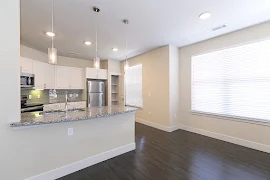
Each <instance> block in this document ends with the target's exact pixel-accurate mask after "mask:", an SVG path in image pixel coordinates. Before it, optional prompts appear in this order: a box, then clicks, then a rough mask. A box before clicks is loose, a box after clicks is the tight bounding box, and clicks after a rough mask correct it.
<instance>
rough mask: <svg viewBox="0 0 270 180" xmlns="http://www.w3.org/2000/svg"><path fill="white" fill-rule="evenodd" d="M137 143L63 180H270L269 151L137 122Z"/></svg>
mask: <svg viewBox="0 0 270 180" xmlns="http://www.w3.org/2000/svg"><path fill="white" fill-rule="evenodd" d="M265 138H270V137H265ZM136 145H137V147H136V150H135V151H132V152H129V153H126V154H124V155H121V156H118V157H115V158H113V159H110V160H107V161H105V162H102V163H99V164H97V165H94V166H92V167H89V168H86V169H83V170H81V171H78V172H76V173H73V174H70V175H68V176H65V177H63V178H60V180H270V154H267V153H263V152H259V151H255V150H252V149H248V148H245V147H241V146H237V145H234V144H230V143H226V142H223V141H219V140H215V139H212V138H208V137H205V136H201V135H197V134H193V133H189V132H186V131H182V130H178V131H175V132H173V133H166V132H163V131H160V130H157V129H153V128H150V127H147V126H144V125H141V124H138V123H137V124H136Z"/></svg>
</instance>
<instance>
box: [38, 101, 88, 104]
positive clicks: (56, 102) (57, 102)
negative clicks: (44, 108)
mask: <svg viewBox="0 0 270 180" xmlns="http://www.w3.org/2000/svg"><path fill="white" fill-rule="evenodd" d="M73 102H86V100H72V101H68V103H73ZM59 103H65V100H63V101H55V102H43V104H44V105H48V104H59Z"/></svg>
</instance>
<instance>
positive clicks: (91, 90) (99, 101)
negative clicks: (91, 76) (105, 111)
mask: <svg viewBox="0 0 270 180" xmlns="http://www.w3.org/2000/svg"><path fill="white" fill-rule="evenodd" d="M87 106H88V107H96V106H105V82H104V81H97V80H89V81H87Z"/></svg>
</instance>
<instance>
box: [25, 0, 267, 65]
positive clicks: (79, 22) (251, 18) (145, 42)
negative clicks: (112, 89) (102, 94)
mask: <svg viewBox="0 0 270 180" xmlns="http://www.w3.org/2000/svg"><path fill="white" fill-rule="evenodd" d="M51 2H52V1H51V0H21V43H22V44H23V45H26V46H29V47H32V48H35V49H37V50H41V51H43V52H47V48H48V47H50V44H51V39H50V38H49V37H48V36H46V35H45V32H46V31H50V29H51ZM54 2H55V23H54V24H55V25H54V29H55V33H56V37H55V43H54V44H55V47H56V48H57V49H58V54H59V55H62V56H68V57H77V58H81V59H89V60H92V59H93V58H94V56H95V45H94V44H95V22H96V19H95V17H96V14H95V12H93V10H92V8H93V6H98V7H99V8H100V10H101V11H100V13H98V19H99V20H98V24H99V28H98V29H99V42H98V43H99V57H100V58H101V59H112V60H123V59H124V58H125V30H126V28H127V26H126V25H125V24H124V23H122V21H121V20H123V19H125V18H128V19H129V20H130V24H129V25H128V34H129V36H128V42H129V45H128V46H129V52H128V54H129V55H128V56H129V57H133V56H137V55H139V54H142V53H144V52H147V51H150V50H152V49H155V48H157V47H160V46H164V45H167V44H171V45H174V46H178V47H181V46H185V45H189V44H192V43H195V42H199V41H202V40H206V39H209V38H212V37H215V36H219V35H221V34H225V33H228V32H232V31H235V30H238V29H242V28H245V27H248V26H251V25H254V24H258V23H261V22H265V21H267V20H269V19H270V1H269V0H219V1H217V0H203V1H202V0H200V1H198V0H188V1H187V0H166V1H165V0H114V1H112V0H54ZM205 11H209V12H211V14H212V17H211V18H209V19H207V20H200V19H199V18H198V16H199V14H201V13H202V12H205ZM222 24H226V25H227V26H228V27H227V28H224V29H221V30H218V31H215V32H213V31H212V30H211V29H212V28H214V27H217V26H219V25H222ZM86 40H89V41H91V42H92V45H91V46H86V45H84V41H86ZM113 47H116V48H118V49H119V51H117V52H114V51H112V48H113ZM69 52H76V53H79V56H74V55H70V54H69Z"/></svg>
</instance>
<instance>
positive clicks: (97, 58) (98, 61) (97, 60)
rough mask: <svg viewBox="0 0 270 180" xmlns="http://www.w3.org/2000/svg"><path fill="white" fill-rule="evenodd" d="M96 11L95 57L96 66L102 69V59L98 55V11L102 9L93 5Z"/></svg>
mask: <svg viewBox="0 0 270 180" xmlns="http://www.w3.org/2000/svg"><path fill="white" fill-rule="evenodd" d="M93 10H94V12H96V13H97V16H96V57H95V58H94V67H95V68H96V69H100V59H99V57H98V12H99V11H100V9H99V8H98V7H96V6H95V7H93Z"/></svg>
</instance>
